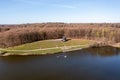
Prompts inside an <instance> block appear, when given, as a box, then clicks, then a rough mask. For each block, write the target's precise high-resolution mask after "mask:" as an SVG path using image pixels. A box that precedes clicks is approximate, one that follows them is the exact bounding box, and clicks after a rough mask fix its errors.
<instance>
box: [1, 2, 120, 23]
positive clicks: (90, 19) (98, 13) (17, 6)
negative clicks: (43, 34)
mask: <svg viewBox="0 0 120 80" xmlns="http://www.w3.org/2000/svg"><path fill="white" fill-rule="evenodd" d="M44 22H65V23H105V22H109V23H118V22H120V0H0V24H23V23H44Z"/></svg>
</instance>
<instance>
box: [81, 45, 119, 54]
mask: <svg viewBox="0 0 120 80" xmlns="http://www.w3.org/2000/svg"><path fill="white" fill-rule="evenodd" d="M82 51H83V53H88V54H91V55H95V56H115V55H119V54H120V48H114V47H110V46H107V47H100V48H89V49H83V50H82Z"/></svg>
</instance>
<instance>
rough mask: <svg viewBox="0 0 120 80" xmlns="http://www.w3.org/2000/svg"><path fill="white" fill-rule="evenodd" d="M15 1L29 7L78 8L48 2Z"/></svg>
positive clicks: (35, 0)
mask: <svg viewBox="0 0 120 80" xmlns="http://www.w3.org/2000/svg"><path fill="white" fill-rule="evenodd" d="M13 1H14V2H18V3H25V4H29V5H42V6H43V5H45V6H54V7H61V8H70V9H74V8H77V7H76V6H73V5H68V4H58V3H54V2H50V1H47V0H13Z"/></svg>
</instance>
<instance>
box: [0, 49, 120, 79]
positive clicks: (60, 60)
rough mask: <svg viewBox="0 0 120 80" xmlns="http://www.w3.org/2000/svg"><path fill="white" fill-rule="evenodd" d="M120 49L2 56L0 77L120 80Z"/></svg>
mask: <svg viewBox="0 0 120 80" xmlns="http://www.w3.org/2000/svg"><path fill="white" fill-rule="evenodd" d="M119 54H120V49H118V48H112V47H101V48H89V49H83V50H80V51H73V52H68V53H60V54H54V55H46V56H24V57H23V56H9V57H0V80H120V55H119Z"/></svg>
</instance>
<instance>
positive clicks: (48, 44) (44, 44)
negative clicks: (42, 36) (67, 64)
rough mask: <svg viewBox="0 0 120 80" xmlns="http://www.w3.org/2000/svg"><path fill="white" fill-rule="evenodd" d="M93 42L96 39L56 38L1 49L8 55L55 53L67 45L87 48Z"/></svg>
mask: <svg viewBox="0 0 120 80" xmlns="http://www.w3.org/2000/svg"><path fill="white" fill-rule="evenodd" d="M93 43H94V41H91V40H81V39H72V40H69V41H67V42H62V41H61V40H56V39H55V40H43V41H37V42H33V43H27V44H23V45H20V46H15V47H9V48H6V49H0V51H1V52H6V54H7V55H40V54H41V55H42V54H54V53H58V52H62V51H63V48H67V47H70V48H69V49H77V48H85V47H88V46H89V45H90V44H93ZM72 46H73V47H72ZM75 46H76V47H75ZM57 47H58V48H57ZM49 48H50V49H49Z"/></svg>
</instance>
